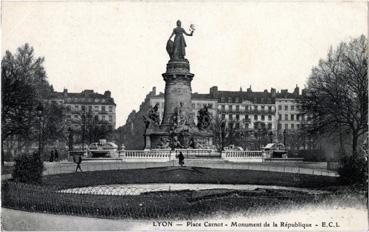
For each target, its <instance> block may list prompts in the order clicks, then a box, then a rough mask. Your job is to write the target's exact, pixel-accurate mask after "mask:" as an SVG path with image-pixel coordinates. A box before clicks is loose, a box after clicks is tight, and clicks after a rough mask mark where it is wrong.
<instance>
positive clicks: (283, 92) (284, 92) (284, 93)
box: [281, 89, 288, 97]
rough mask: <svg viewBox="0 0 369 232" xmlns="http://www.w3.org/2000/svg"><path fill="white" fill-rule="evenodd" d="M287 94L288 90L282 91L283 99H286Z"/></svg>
mask: <svg viewBox="0 0 369 232" xmlns="http://www.w3.org/2000/svg"><path fill="white" fill-rule="evenodd" d="M287 94H288V89H281V95H282V96H283V97H286V95H287Z"/></svg>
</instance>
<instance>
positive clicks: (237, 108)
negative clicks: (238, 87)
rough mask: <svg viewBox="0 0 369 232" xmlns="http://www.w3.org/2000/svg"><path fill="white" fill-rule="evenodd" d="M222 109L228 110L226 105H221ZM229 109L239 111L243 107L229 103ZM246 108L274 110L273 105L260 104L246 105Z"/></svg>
mask: <svg viewBox="0 0 369 232" xmlns="http://www.w3.org/2000/svg"><path fill="white" fill-rule="evenodd" d="M220 109H221V110H223V111H225V110H226V105H221V106H220ZM227 109H233V110H236V111H239V110H240V109H241V107H240V105H235V106H234V105H228V107H227ZM244 109H245V110H262V111H265V112H272V111H273V110H274V107H273V106H263V105H261V106H260V105H259V106H245V107H244Z"/></svg>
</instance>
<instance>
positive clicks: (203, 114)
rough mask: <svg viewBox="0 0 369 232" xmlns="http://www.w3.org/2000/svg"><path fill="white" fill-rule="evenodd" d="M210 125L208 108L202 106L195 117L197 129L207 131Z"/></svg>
mask: <svg viewBox="0 0 369 232" xmlns="http://www.w3.org/2000/svg"><path fill="white" fill-rule="evenodd" d="M210 123H211V115H210V113H209V110H208V106H206V105H204V107H203V108H202V109H200V110H199V115H198V116H197V127H198V128H199V130H205V129H208V127H209V126H210Z"/></svg>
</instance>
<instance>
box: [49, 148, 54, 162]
mask: <svg viewBox="0 0 369 232" xmlns="http://www.w3.org/2000/svg"><path fill="white" fill-rule="evenodd" d="M53 161H54V150H51V152H50V158H49V162H53Z"/></svg>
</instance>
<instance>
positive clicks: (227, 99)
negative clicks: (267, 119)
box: [220, 97, 272, 103]
mask: <svg viewBox="0 0 369 232" xmlns="http://www.w3.org/2000/svg"><path fill="white" fill-rule="evenodd" d="M249 100H252V101H254V102H256V101H257V102H261V103H271V102H272V99H271V98H264V97H262V98H253V99H249ZM220 102H227V103H232V102H234V103H241V102H242V98H240V97H233V98H232V97H227V98H226V97H221V98H220Z"/></svg>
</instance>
